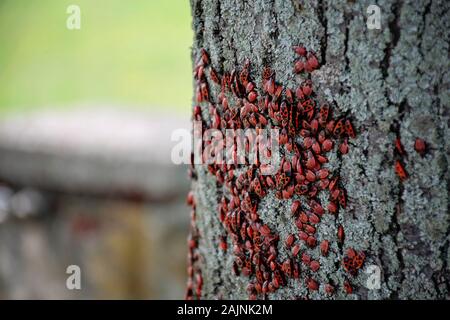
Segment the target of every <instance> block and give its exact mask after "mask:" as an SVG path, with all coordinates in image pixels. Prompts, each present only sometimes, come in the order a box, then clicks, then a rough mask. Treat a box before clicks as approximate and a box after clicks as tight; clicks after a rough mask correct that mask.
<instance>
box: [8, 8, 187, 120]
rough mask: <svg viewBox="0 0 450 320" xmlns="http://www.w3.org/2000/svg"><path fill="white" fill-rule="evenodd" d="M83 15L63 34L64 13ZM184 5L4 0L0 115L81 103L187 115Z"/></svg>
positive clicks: (185, 13) (185, 11)
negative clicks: (76, 9)
mask: <svg viewBox="0 0 450 320" xmlns="http://www.w3.org/2000/svg"><path fill="white" fill-rule="evenodd" d="M71 4H76V5H79V6H80V9H81V30H68V29H67V28H66V19H67V17H68V14H67V13H66V9H67V7H68V6H69V5H71ZM191 43H192V30H191V17H190V8H189V1H188V0H132V1H123V0H95V1H93V0H69V1H66V0H39V1H30V0H1V1H0V115H2V114H3V115H4V114H5V113H10V112H30V111H36V110H41V109H43V108H51V107H57V108H68V107H70V106H73V105H75V104H79V103H86V102H98V103H102V104H104V103H113V104H117V105H124V106H128V107H136V106H137V107H138V108H139V107H142V108H149V107H158V108H162V109H175V110H178V111H181V110H189V107H188V106H189V105H190V101H191V95H192V90H191V89H192V87H191V62H190V46H191Z"/></svg>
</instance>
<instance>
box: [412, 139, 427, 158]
mask: <svg viewBox="0 0 450 320" xmlns="http://www.w3.org/2000/svg"><path fill="white" fill-rule="evenodd" d="M414 150H416V151H417V153H418V154H420V156H422V157H423V156H424V155H425V153H426V151H427V144H426V142H425V140H423V139H421V138H416V140H415V141H414Z"/></svg>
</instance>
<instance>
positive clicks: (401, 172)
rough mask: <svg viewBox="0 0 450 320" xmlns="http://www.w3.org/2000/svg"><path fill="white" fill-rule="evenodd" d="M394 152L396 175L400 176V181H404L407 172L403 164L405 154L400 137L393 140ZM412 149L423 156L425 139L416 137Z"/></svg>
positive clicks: (425, 147) (425, 149) (425, 148)
mask: <svg viewBox="0 0 450 320" xmlns="http://www.w3.org/2000/svg"><path fill="white" fill-rule="evenodd" d="M394 145H395V153H396V160H395V163H394V169H395V173H396V174H397V176H398V177H399V178H400V181H404V180H406V179H407V178H408V172H407V171H406V169H405V165H404V164H403V161H402V159H403V157H405V156H406V151H405V148H404V147H403V144H402V142H401V140H400V138H396V139H395V142H394ZM414 150H415V151H416V152H417V153H418V154H419V155H420V156H421V157H423V156H424V155H425V153H426V151H427V145H426V143H425V141H424V140H423V139H421V138H416V140H415V141H414Z"/></svg>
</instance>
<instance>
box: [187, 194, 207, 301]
mask: <svg viewBox="0 0 450 320" xmlns="http://www.w3.org/2000/svg"><path fill="white" fill-rule="evenodd" d="M187 204H188V205H189V206H191V208H192V209H191V226H190V230H191V232H190V234H189V239H188V283H187V289H186V296H185V298H186V300H192V299H194V293H195V296H197V297H201V295H202V287H203V277H202V270H201V269H200V268H199V267H198V264H196V262H197V261H198V260H199V259H200V254H199V252H198V241H199V238H200V234H199V231H198V228H197V225H196V223H195V222H196V212H195V198H194V194H193V193H192V191H191V192H189V194H188V196H187Z"/></svg>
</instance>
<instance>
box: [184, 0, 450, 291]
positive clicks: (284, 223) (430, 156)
mask: <svg viewBox="0 0 450 320" xmlns="http://www.w3.org/2000/svg"><path fill="white" fill-rule="evenodd" d="M370 4H372V3H371V1H290V0H289V1H288V0H255V1H237V0H235V1H233V0H191V7H192V14H193V29H194V32H195V39H194V46H193V56H194V57H195V56H197V55H198V52H199V49H200V48H205V49H206V50H207V51H208V52H209V54H210V58H211V62H212V65H213V66H214V67H215V68H216V69H217V70H218V71H219V72H223V71H231V70H232V69H235V68H239V67H242V65H243V64H244V61H245V59H246V58H249V59H250V60H251V76H252V77H253V79H256V80H257V82H259V81H260V74H261V71H262V69H263V67H264V66H270V67H271V68H272V69H273V70H274V71H275V73H276V78H277V81H279V82H281V83H283V84H284V85H287V86H289V87H291V88H296V87H297V86H298V85H299V84H300V82H301V78H299V77H298V76H294V75H293V72H292V66H293V63H294V59H295V54H293V51H292V46H293V45H297V44H299V43H303V44H304V45H305V46H306V47H307V48H308V49H311V50H313V51H315V52H316V53H317V55H318V57H319V59H320V61H321V67H320V69H319V70H317V71H315V72H314V73H313V74H312V80H313V82H314V84H315V90H318V92H319V94H318V95H319V96H321V97H322V99H323V100H324V101H325V100H327V101H328V102H329V103H332V104H333V106H334V110H336V111H335V113H337V114H338V115H339V114H342V115H348V116H350V117H352V118H353V119H354V124H355V126H356V128H357V133H358V134H357V138H356V139H353V140H352V141H351V142H350V152H349V154H347V155H346V156H345V157H342V159H341V158H339V157H336V156H333V154H332V153H331V156H330V167H331V168H332V169H335V170H338V171H339V172H340V176H341V178H342V180H343V183H344V185H345V188H346V190H347V192H348V206H347V208H346V209H345V210H341V211H340V213H339V218H338V222H336V221H335V219H334V217H331V216H327V215H325V216H324V217H323V219H322V222H321V224H320V227H319V230H318V240H319V241H320V240H322V238H326V237H331V236H334V235H335V234H336V229H337V224H338V223H341V224H342V225H343V226H344V228H345V231H346V240H345V243H344V249H345V248H347V247H353V248H355V249H358V250H364V251H365V252H366V256H367V259H366V264H365V265H366V266H368V265H371V264H374V265H377V266H379V267H380V268H381V270H382V281H381V289H379V290H369V289H367V288H366V286H365V284H366V280H367V274H365V273H364V272H361V273H360V275H358V277H357V278H356V279H355V280H353V283H354V284H355V291H354V293H353V294H351V295H347V294H345V293H344V292H343V291H342V290H338V291H337V292H336V294H335V295H334V296H333V298H337V299H387V298H399V299H406V298H410V299H437V298H440V299H442V298H446V299H448V298H449V292H450V250H449V249H448V248H449V241H450V227H449V226H450V222H449V213H448V212H449V210H448V208H449V203H448V183H449V174H448V166H449V143H448V140H449V139H450V132H449V126H448V124H449V102H450V98H449V79H450V77H449V59H448V51H449V42H450V39H449V32H448V30H449V27H450V26H449V24H450V22H449V21H450V19H449V18H450V16H449V9H450V4H449V3H448V2H447V1H444V0H443V1H390V0H389V1H388V0H385V1H377V2H376V4H377V5H378V6H379V7H380V9H381V30H369V29H368V28H367V26H366V19H367V14H366V9H367V7H368V6H369V5H370ZM258 84H259V85H260V83H258ZM218 90H219V88H218V87H216V86H211V91H212V93H213V96H217V94H218ZM397 136H400V137H401V140H402V142H403V144H404V147H405V149H406V152H407V156H406V157H405V158H404V163H405V167H406V169H407V171H408V172H409V178H408V179H407V180H406V181H404V182H403V183H401V182H400V181H399V179H398V177H397V176H396V174H395V172H394V165H393V163H394V150H393V141H394V140H395V138H396V137H397ZM416 137H421V138H423V139H424V140H425V141H426V142H427V144H428V146H429V148H428V153H427V155H426V156H425V157H423V158H422V157H420V156H419V155H418V154H417V153H416V152H415V151H414V149H413V145H414V140H415V138H416ZM196 169H197V173H198V180H197V181H195V182H193V189H194V193H195V197H196V200H197V225H198V228H199V230H200V234H201V239H200V244H199V250H200V253H201V256H202V274H203V278H204V288H203V293H202V295H203V298H209V299H214V298H226V299H229V298H235V299H240V298H243V299H246V298H247V293H246V291H245V287H246V284H247V283H248V279H247V278H245V277H242V276H241V277H237V276H235V275H233V273H232V263H233V256H232V253H231V250H229V251H228V254H225V253H223V252H222V251H220V250H219V249H218V237H219V236H220V235H222V234H223V233H224V230H223V227H222V226H221V224H220V221H219V219H218V214H217V203H218V201H219V199H220V197H221V194H222V190H220V188H218V186H217V185H216V181H215V178H214V177H213V176H211V175H210V174H208V173H207V170H206V169H205V168H204V167H203V166H201V165H197V166H196ZM321 201H322V203H323V204H324V205H327V201H328V200H327V199H326V198H323V199H322V198H321ZM290 204H291V201H280V200H278V199H276V198H275V196H274V195H273V194H269V195H268V196H267V197H265V198H264V199H263V201H262V202H261V203H260V204H259V213H260V216H261V218H262V220H264V222H265V223H267V224H268V225H269V226H270V227H271V228H274V229H275V230H277V232H279V234H280V237H281V238H282V239H283V238H284V237H286V236H287V234H289V233H292V232H295V225H294V224H293V221H292V220H291V219H290V217H289V213H288V212H289V207H290ZM280 247H281V246H280ZM344 249H340V248H338V247H337V245H336V244H332V246H331V250H330V251H332V253H331V254H330V256H329V257H327V258H324V257H320V255H319V254H318V251H317V256H316V258H318V259H319V261H320V263H321V269H320V271H319V275H318V277H317V278H318V280H319V281H320V280H322V281H325V280H326V279H331V280H334V282H336V283H342V280H343V278H344V273H345V272H344V270H343V269H342V267H341V265H340V259H341V258H342V252H343V250H344ZM317 250H318V249H317ZM280 255H281V256H282V257H283V255H286V252H284V251H283V249H282V248H280ZM306 295H307V292H306V289H305V284H304V282H299V281H294V280H290V281H289V283H288V285H287V286H286V287H284V288H282V289H280V290H278V291H277V292H276V293H274V294H271V295H270V296H269V297H270V298H271V299H285V298H294V297H299V296H300V297H304V296H306ZM308 296H309V298H312V299H324V298H329V297H328V296H327V295H326V294H325V292H324V288H323V286H321V288H320V290H319V291H318V292H317V293H314V294H309V295H308Z"/></svg>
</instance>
